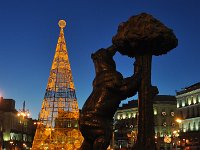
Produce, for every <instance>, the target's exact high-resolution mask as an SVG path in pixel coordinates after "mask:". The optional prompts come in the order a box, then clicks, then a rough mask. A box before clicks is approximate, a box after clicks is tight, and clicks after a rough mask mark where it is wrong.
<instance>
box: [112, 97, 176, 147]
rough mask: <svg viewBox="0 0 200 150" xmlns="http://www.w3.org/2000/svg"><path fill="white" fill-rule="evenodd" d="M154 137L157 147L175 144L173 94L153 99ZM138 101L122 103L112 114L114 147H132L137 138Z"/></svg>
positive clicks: (174, 103)
mask: <svg viewBox="0 0 200 150" xmlns="http://www.w3.org/2000/svg"><path fill="white" fill-rule="evenodd" d="M153 110H154V125H155V139H156V144H157V148H158V149H171V148H172V147H173V146H176V144H177V139H178V138H177V136H178V127H179V126H178V124H177V122H176V98H175V96H168V95H158V96H156V97H155V98H154V101H153ZM138 117H139V115H138V102H137V101H136V100H132V101H129V102H128V104H123V105H122V107H120V108H119V109H118V110H117V112H116V113H115V116H114V142H113V145H114V147H115V149H120V148H127V149H128V148H130V147H133V146H134V144H135V142H136V140H137V119H138Z"/></svg>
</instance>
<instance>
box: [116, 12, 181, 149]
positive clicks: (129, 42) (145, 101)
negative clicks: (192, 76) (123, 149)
mask: <svg viewBox="0 0 200 150" xmlns="http://www.w3.org/2000/svg"><path fill="white" fill-rule="evenodd" d="M112 42H113V44H114V45H115V46H116V47H117V49H118V51H119V52H120V53H121V54H122V55H127V56H129V57H135V59H136V61H137V62H139V63H137V65H135V67H134V72H136V71H138V69H140V70H141V71H142V81H141V85H140V87H139V108H138V109H139V119H138V136H137V143H136V145H135V147H134V149H140V150H141V149H148V150H155V138H154V137H155V133H154V116H153V102H152V100H153V98H154V97H155V96H156V94H158V90H157V87H154V86H152V85H151V62H152V56H153V55H155V56H158V55H162V54H166V53H167V52H168V51H170V50H172V49H173V48H175V47H176V46H177V45H178V40H177V38H176V36H175V34H174V33H173V31H172V30H171V29H169V28H168V27H166V26H165V25H164V24H162V23H161V22H160V21H159V20H157V19H155V18H154V17H153V16H151V15H149V14H146V13H142V14H139V15H137V16H132V17H131V18H130V19H129V20H128V21H127V22H123V23H121V24H120V25H119V27H118V31H117V34H116V35H115V36H114V37H113V39H112Z"/></svg>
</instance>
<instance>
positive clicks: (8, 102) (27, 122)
mask: <svg viewBox="0 0 200 150" xmlns="http://www.w3.org/2000/svg"><path fill="white" fill-rule="evenodd" d="M22 113H23V112H18V111H17V110H16V109H15V100H13V99H4V98H3V97H0V150H2V149H3V150H4V149H5V150H11V149H15V150H23V149H29V148H30V147H31V144H32V141H33V137H34V133H35V128H36V127H35V126H34V122H35V120H33V119H31V118H28V117H27V116H25V114H22Z"/></svg>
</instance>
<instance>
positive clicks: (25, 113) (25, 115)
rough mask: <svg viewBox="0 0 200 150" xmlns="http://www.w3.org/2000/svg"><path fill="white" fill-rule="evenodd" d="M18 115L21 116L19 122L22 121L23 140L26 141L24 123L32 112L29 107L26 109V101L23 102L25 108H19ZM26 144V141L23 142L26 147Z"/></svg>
mask: <svg viewBox="0 0 200 150" xmlns="http://www.w3.org/2000/svg"><path fill="white" fill-rule="evenodd" d="M17 116H18V117H19V118H20V122H19V123H20V126H21V132H22V133H21V134H22V142H26V141H25V140H24V125H25V122H26V121H25V119H27V118H29V116H30V112H29V110H28V109H25V101H24V102H23V109H19V112H18V114H17ZM26 125H27V124H26ZM24 144H25V145H26V143H23V144H22V147H23V148H26V147H25V145H24Z"/></svg>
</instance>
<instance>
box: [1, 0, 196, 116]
mask: <svg viewBox="0 0 200 150" xmlns="http://www.w3.org/2000/svg"><path fill="white" fill-rule="evenodd" d="M141 12H147V13H150V14H152V15H153V16H154V17H155V18H157V19H159V20H160V21H161V22H163V23H164V24H165V25H166V26H168V27H169V28H171V29H173V30H174V33H175V34H176V36H177V38H178V40H179V45H178V47H177V48H175V49H174V50H172V51H170V52H169V53H168V54H167V55H162V56H157V57H153V64H152V84H153V85H156V86H157V87H158V89H159V91H160V94H165V95H175V94H176V93H175V90H181V88H184V87H187V86H190V85H191V84H194V83H197V82H200V69H199V64H200V63H199V61H200V59H199V58H200V1H199V0H190V1H189V0H160V1H156V0H146V1H145V0H138V1H136V0H135V1H134V0H73V1H69V0H54V1H53V0H31V1H30V0H18V1H14V0H13V1H3V0H1V2H0V22H1V23H0V69H1V73H0V95H1V96H3V97H4V98H12V99H14V100H16V108H17V109H19V108H21V107H22V103H23V101H24V100H25V101H26V105H27V108H28V109H29V110H30V112H31V115H32V117H33V118H37V115H38V113H39V111H40V109H41V104H42V101H43V97H44V93H45V88H46V85H47V80H48V77H49V72H50V68H51V64H52V60H53V57H54V53H55V48H56V44H57V40H58V36H59V27H58V21H59V20H60V19H64V20H66V22H67V26H66V28H65V30H64V31H65V39H66V42H67V48H68V53H69V59H70V63H71V68H72V74H73V78H74V83H75V88H76V94H77V100H78V104H79V108H82V106H83V104H84V102H85V100H86V99H87V97H88V96H89V95H90V93H91V91H92V81H93V79H94V76H95V74H94V66H93V62H92V60H91V57H90V55H91V53H93V52H95V51H96V50H98V49H100V48H106V47H108V46H110V45H111V40H112V37H113V36H114V35H115V34H116V31H117V28H118V25H119V24H120V23H121V22H123V21H127V20H128V18H129V17H130V16H132V15H137V14H139V13H141ZM114 59H115V61H116V63H117V69H118V71H120V72H121V73H122V74H123V75H124V77H127V76H131V75H132V74H133V62H134V60H133V59H131V58H128V57H126V56H122V55H120V54H119V53H118V54H116V56H115V57H114Z"/></svg>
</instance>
